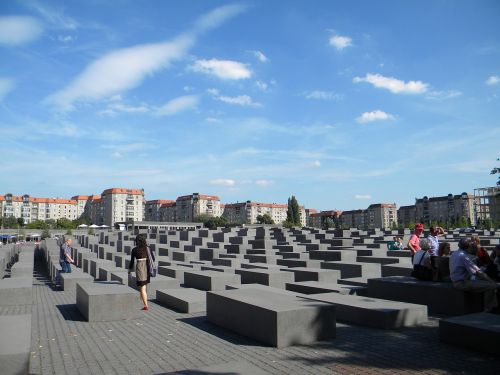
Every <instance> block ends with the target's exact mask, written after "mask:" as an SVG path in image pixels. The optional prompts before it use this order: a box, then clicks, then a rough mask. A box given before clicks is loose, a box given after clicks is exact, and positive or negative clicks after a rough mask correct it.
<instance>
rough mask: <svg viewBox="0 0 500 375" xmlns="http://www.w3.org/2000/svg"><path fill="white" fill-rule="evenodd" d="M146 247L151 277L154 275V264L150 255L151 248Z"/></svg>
mask: <svg viewBox="0 0 500 375" xmlns="http://www.w3.org/2000/svg"><path fill="white" fill-rule="evenodd" d="M147 249H148V262H149V274H150V276H151V277H156V265H155V262H154V260H153V256H152V255H151V250H150V249H149V247H148V248H147Z"/></svg>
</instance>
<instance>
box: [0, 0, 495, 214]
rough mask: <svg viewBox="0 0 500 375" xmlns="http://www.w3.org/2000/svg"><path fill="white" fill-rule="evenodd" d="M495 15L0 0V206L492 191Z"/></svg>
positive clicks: (157, 1) (410, 8)
mask: <svg viewBox="0 0 500 375" xmlns="http://www.w3.org/2000/svg"><path fill="white" fill-rule="evenodd" d="M499 19H500V2H499V1H496V0H491V1H488V0H481V1H478V0H470V1H465V0H450V1H445V0H435V1H430V0H426V1H422V0H417V1H413V0H408V1H384V0H381V1H368V0H365V1H359V0H354V1H327V0H315V1H308V0H295V1H294V0H288V1H277V0H254V1H249V0H247V1H244V0H243V1H234V2H233V1H217V0H212V1H205V0H182V1H181V0H178V1H174V0H172V1H161V0H149V1H134V0H113V1H105V0H85V1H83V0H82V1H75V0H67V1H62V0H59V1H56V0H45V1H36V0H23V1H21V0H19V1H15V0H2V1H0V140H1V143H0V166H1V171H2V173H1V176H0V194H6V193H12V194H14V195H22V194H30V195H32V196H38V197H62V198H69V197H71V196H74V195H90V194H100V193H101V192H102V191H103V190H105V189H107V188H110V187H124V188H143V189H144V190H145V196H146V199H148V200H152V199H176V197H178V196H180V195H187V194H191V193H195V192H196V193H201V194H210V195H218V196H219V197H220V198H221V202H223V203H233V202H238V201H239V202H242V201H246V200H252V201H258V202H267V203H286V201H287V198H288V197H290V196H291V195H295V196H296V197H297V200H298V201H299V203H300V204H303V205H305V206H306V207H307V208H316V209H318V210H331V209H339V210H350V209H359V208H366V207H368V206H369V205H370V204H373V203H392V202H394V203H396V204H397V205H398V206H401V205H409V204H414V202H415V198H421V197H423V196H442V195H447V194H448V193H452V194H460V193H462V192H470V193H472V192H473V190H474V188H478V187H486V186H493V185H494V184H495V182H496V179H495V176H492V175H490V170H491V169H492V168H493V167H495V166H498V162H497V161H496V160H497V158H499V157H500V147H499V144H500V142H499V141H500V26H499V21H498V20H499Z"/></svg>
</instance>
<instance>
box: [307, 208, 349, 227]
mask: <svg viewBox="0 0 500 375" xmlns="http://www.w3.org/2000/svg"><path fill="white" fill-rule="evenodd" d="M314 211H316V210H314ZM306 212H307V210H306ZM341 215H342V211H338V210H330V211H320V212H311V213H310V214H309V219H308V222H307V225H308V226H311V227H315V228H325V226H326V225H327V224H326V223H327V221H329V220H328V219H330V220H331V221H329V222H331V223H333V225H334V226H335V225H340V217H341Z"/></svg>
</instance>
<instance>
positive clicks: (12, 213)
mask: <svg viewBox="0 0 500 375" xmlns="http://www.w3.org/2000/svg"><path fill="white" fill-rule="evenodd" d="M0 210H1V215H2V216H3V217H15V218H22V219H23V222H24V224H29V223H31V222H32V221H35V220H49V219H50V220H59V219H63V218H64V219H68V220H75V219H76V218H77V202H76V201H75V200H73V199H60V198H35V197H31V196H29V195H28V194H25V195H23V196H15V195H12V194H10V193H8V194H5V195H0Z"/></svg>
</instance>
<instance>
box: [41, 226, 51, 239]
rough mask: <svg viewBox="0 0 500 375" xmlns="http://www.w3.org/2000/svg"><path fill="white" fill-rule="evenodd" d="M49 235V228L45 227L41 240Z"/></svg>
mask: <svg viewBox="0 0 500 375" xmlns="http://www.w3.org/2000/svg"><path fill="white" fill-rule="evenodd" d="M49 237H50V232H49V229H48V228H45V229H44V230H43V231H42V240H44V239H46V238H49Z"/></svg>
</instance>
